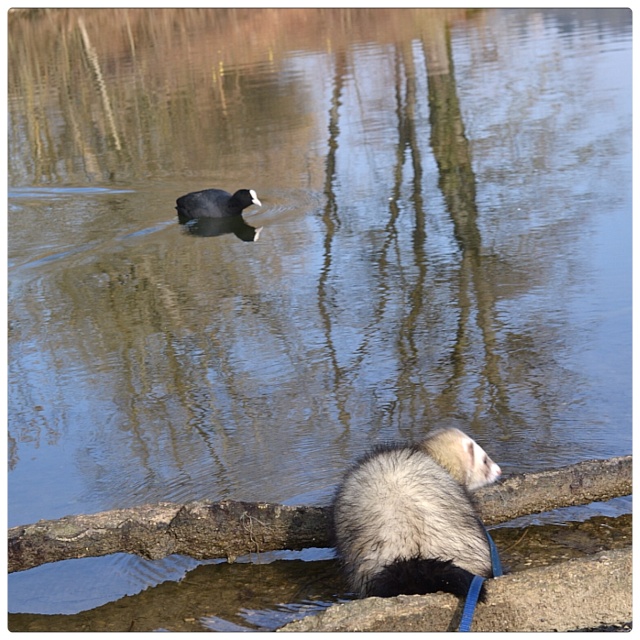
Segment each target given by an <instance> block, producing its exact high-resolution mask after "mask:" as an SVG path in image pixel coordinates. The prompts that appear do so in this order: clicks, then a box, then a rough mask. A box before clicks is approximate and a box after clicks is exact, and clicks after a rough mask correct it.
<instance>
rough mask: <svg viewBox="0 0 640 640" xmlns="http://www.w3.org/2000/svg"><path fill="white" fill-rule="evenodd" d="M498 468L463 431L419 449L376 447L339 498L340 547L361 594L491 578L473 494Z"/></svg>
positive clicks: (462, 588) (454, 586)
mask: <svg viewBox="0 0 640 640" xmlns="http://www.w3.org/2000/svg"><path fill="white" fill-rule="evenodd" d="M499 475H500V468H499V467H498V465H496V464H495V463H494V462H492V461H491V459H490V458H488V456H487V455H486V453H485V452H484V451H483V450H482V449H481V448H480V447H479V446H478V445H477V444H476V443H475V442H474V441H473V440H472V439H471V438H469V437H468V436H466V435H465V434H463V433H462V432H461V431H458V430H457V429H447V430H442V431H438V432H435V433H434V434H433V435H432V436H430V437H429V438H427V439H426V440H424V441H423V442H422V443H420V444H419V445H416V446H411V447H407V446H386V447H378V448H377V449H374V450H373V451H372V452H371V453H369V454H368V455H366V456H365V457H364V458H363V459H362V460H360V461H359V462H358V463H357V464H356V466H355V467H354V468H353V469H352V470H351V471H349V472H348V473H347V475H346V476H345V478H344V480H343V482H342V484H341V486H340V487H339V489H338V492H337V494H336V498H335V501H334V509H333V517H334V529H335V537H336V547H337V550H338V553H339V555H340V557H341V559H342V561H343V564H344V567H345V570H346V574H347V578H348V580H349V583H350V585H351V588H352V589H353V590H354V591H355V592H356V593H358V594H359V595H360V596H362V597H364V596H368V595H380V596H390V595H398V594H400V593H405V594H412V593H429V592H432V591H449V592H451V593H456V594H458V595H464V594H466V592H467V590H468V586H469V584H470V582H471V579H472V578H473V575H474V574H476V575H480V576H483V577H490V576H491V575H492V568H491V554H490V549H489V543H488V541H487V537H486V533H485V530H484V527H483V525H482V523H481V521H480V519H479V517H478V516H477V514H476V512H475V509H474V507H473V504H472V502H471V499H470V497H469V494H468V491H469V490H473V489H477V488H479V487H481V486H483V485H486V484H490V483H492V482H494V481H495V480H496V479H497V478H498V476H499Z"/></svg>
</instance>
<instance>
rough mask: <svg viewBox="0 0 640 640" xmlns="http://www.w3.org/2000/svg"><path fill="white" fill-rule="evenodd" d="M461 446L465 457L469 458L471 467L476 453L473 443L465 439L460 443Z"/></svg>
mask: <svg viewBox="0 0 640 640" xmlns="http://www.w3.org/2000/svg"><path fill="white" fill-rule="evenodd" d="M462 446H463V448H464V452H465V455H466V456H467V458H469V461H470V462H471V463H472V466H473V459H474V458H475V453H476V449H475V442H474V441H473V440H472V439H471V438H465V439H464V440H463V441H462Z"/></svg>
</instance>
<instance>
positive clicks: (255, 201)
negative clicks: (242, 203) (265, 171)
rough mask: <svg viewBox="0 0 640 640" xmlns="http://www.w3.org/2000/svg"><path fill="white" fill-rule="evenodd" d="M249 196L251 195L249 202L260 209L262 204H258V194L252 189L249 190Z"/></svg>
mask: <svg viewBox="0 0 640 640" xmlns="http://www.w3.org/2000/svg"><path fill="white" fill-rule="evenodd" d="M249 194H250V195H251V202H253V204H255V205H258V206H259V207H261V206H262V202H260V200H258V194H257V193H256V192H255V191H254V190H253V189H249Z"/></svg>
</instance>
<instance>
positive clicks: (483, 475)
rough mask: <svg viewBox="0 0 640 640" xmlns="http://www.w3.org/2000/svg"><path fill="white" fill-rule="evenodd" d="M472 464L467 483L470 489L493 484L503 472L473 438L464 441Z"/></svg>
mask: <svg viewBox="0 0 640 640" xmlns="http://www.w3.org/2000/svg"><path fill="white" fill-rule="evenodd" d="M463 446H464V447H465V449H466V455H467V456H469V460H470V465H469V470H468V474H467V481H466V482H465V485H466V486H467V488H468V489H469V490H470V491H474V490H475V489H479V488H480V487H485V486H486V485H488V484H493V483H494V482H495V481H496V480H497V479H498V478H499V477H500V474H501V473H502V470H501V469H500V467H499V466H498V465H497V464H496V463H495V462H494V461H493V460H492V459H491V458H490V457H489V456H488V455H487V454H486V452H485V450H484V449H483V448H482V447H481V446H480V445H479V444H478V443H477V442H475V440H472V439H471V438H466V439H465V441H464V442H463Z"/></svg>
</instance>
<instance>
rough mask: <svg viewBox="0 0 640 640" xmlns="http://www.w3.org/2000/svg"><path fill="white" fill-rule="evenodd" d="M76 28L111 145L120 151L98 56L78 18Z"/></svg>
mask: <svg viewBox="0 0 640 640" xmlns="http://www.w3.org/2000/svg"><path fill="white" fill-rule="evenodd" d="M78 28H79V29H80V33H81V34H82V44H83V45H84V50H85V53H86V54H87V59H88V60H89V64H90V65H91V69H92V70H93V75H94V77H95V80H96V83H97V85H98V91H99V92H100V98H101V99H102V106H103V107H104V112H105V115H106V118H107V123H108V124H109V129H110V130H111V137H112V139H113V143H114V145H115V147H116V149H117V150H118V151H120V149H122V145H121V144H120V136H119V135H118V129H117V128H116V123H115V119H114V117H113V109H112V108H111V100H110V99H109V93H108V92H107V85H106V83H105V81H104V76H103V75H102V69H100V61H99V60H98V54H97V52H96V50H95V49H94V48H93V46H92V45H91V40H89V34H88V33H87V28H86V27H85V26H84V20H83V19H82V18H78Z"/></svg>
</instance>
